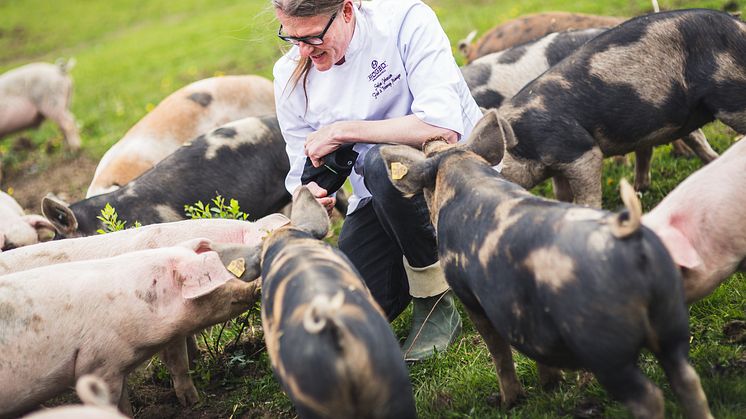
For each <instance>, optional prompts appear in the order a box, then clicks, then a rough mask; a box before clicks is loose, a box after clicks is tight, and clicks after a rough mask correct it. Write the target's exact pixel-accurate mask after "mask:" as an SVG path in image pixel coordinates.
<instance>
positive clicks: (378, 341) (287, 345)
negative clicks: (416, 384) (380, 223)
mask: <svg viewBox="0 0 746 419" xmlns="http://www.w3.org/2000/svg"><path fill="white" fill-rule="evenodd" d="M290 218H291V226H289V227H287V228H282V229H280V230H275V231H274V232H273V233H272V234H271V235H270V236H269V237H268V238H267V239H266V241H265V244H264V251H263V254H262V278H263V281H264V282H263V285H262V288H263V290H262V326H263V328H264V336H265V341H266V344H267V351H268V352H269V356H270V360H271V362H272V367H273V369H274V372H275V375H276V377H277V378H278V379H279V380H280V382H281V383H282V385H283V387H284V389H285V391H286V392H287V393H288V395H289V396H290V398H291V399H292V400H293V403H294V404H295V407H296V410H297V412H298V415H299V416H300V417H302V418H413V417H416V411H415V404H414V397H413V395H412V385H411V383H410V381H409V374H408V371H407V368H406V365H405V364H404V359H403V357H402V354H401V349H400V348H399V344H398V343H397V341H396V338H395V337H394V334H393V332H392V331H391V328H390V326H389V324H388V321H387V320H386V317H385V316H384V314H383V312H382V311H381V308H380V307H379V306H378V304H376V303H375V301H374V300H373V297H372V296H371V294H370V291H368V289H367V288H366V286H365V284H364V283H363V281H362V280H361V279H360V276H359V274H358V273H357V271H356V270H355V269H354V268H353V267H352V265H351V263H350V262H349V260H348V259H347V258H346V257H345V256H344V255H343V254H342V253H341V252H339V251H338V250H336V249H334V248H332V247H331V246H329V245H327V244H325V243H324V242H322V241H320V240H318V239H319V238H322V237H324V236H325V235H326V233H327V230H328V226H329V219H328V217H327V215H326V211H325V210H324V209H323V207H322V206H321V205H320V204H319V203H318V202H317V201H316V199H314V197H313V196H312V195H311V193H310V192H309V191H308V189H306V188H305V187H301V188H299V189H298V192H297V193H296V196H295V198H294V200H293V208H292V213H291V217H290Z"/></svg>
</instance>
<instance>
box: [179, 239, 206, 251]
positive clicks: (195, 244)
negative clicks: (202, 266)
mask: <svg viewBox="0 0 746 419" xmlns="http://www.w3.org/2000/svg"><path fill="white" fill-rule="evenodd" d="M176 246H179V247H186V248H187V249H189V250H194V253H197V254H201V253H205V252H209V251H211V250H212V247H213V243H212V240H210V239H205V238H196V239H191V240H187V241H183V242H181V243H177V244H176Z"/></svg>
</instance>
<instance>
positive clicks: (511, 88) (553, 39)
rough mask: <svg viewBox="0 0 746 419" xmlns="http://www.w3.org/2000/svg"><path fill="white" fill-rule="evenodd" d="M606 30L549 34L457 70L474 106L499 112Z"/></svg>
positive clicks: (488, 55) (596, 29)
mask: <svg viewBox="0 0 746 419" xmlns="http://www.w3.org/2000/svg"><path fill="white" fill-rule="evenodd" d="M606 30H607V28H591V29H582V30H572V31H565V32H554V33H550V34H549V35H546V36H543V37H541V38H539V39H537V40H535V41H531V42H527V43H525V44H522V45H518V46H514V47H512V48H508V49H506V50H503V51H500V52H494V53H491V54H487V55H485V56H483V57H479V58H477V59H476V60H474V61H473V62H471V63H469V65H465V66H463V67H461V74H463V76H464V80H465V81H466V84H467V85H468V86H469V91H470V92H471V95H472V96H473V97H474V100H475V101H476V102H477V105H479V106H481V107H482V108H487V109H490V108H499V107H500V105H502V104H503V102H504V101H505V100H506V99H509V98H511V97H513V96H514V95H515V94H516V93H518V92H519V91H520V90H521V89H522V88H523V86H525V85H526V84H528V83H529V82H530V81H531V80H533V79H535V78H536V77H538V76H540V75H541V73H543V72H545V71H546V70H547V69H548V68H549V67H552V66H553V65H555V64H557V63H558V62H560V61H562V60H563V59H564V58H565V57H567V56H568V55H570V54H572V53H573V52H575V50H577V49H578V48H579V47H580V46H581V45H583V44H585V43H586V42H588V41H590V40H591V39H593V38H595V37H596V36H597V35H599V34H601V33H603V32H606Z"/></svg>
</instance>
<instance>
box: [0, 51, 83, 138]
mask: <svg viewBox="0 0 746 419" xmlns="http://www.w3.org/2000/svg"><path fill="white" fill-rule="evenodd" d="M74 63H75V61H74V60H70V61H59V62H58V63H57V64H56V65H55V64H48V63H32V64H27V65H24V66H22V67H18V68H15V69H13V70H10V71H8V72H7V73H4V74H2V75H0V138H1V137H2V136H3V135H5V134H10V133H13V132H16V131H20V130H23V129H26V128H31V127H34V126H37V125H39V123H41V121H42V120H44V119H49V120H51V121H54V122H55V123H57V125H59V127H60V129H61V130H62V133H63V134H64V135H65V140H66V141H67V144H68V146H69V147H70V149H72V150H77V149H79V148H80V135H79V133H78V127H77V126H76V125H75V118H74V117H73V115H72V113H70V110H69V106H70V96H71V95H72V90H73V81H72V79H71V78H70V76H69V75H68V72H69V71H70V69H71V68H72V66H73V65H74Z"/></svg>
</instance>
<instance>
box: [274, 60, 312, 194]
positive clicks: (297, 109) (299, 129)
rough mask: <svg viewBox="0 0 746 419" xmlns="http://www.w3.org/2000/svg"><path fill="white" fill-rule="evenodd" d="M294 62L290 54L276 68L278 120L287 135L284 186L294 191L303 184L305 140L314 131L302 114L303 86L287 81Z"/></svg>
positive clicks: (275, 82) (303, 101) (284, 135)
mask: <svg viewBox="0 0 746 419" xmlns="http://www.w3.org/2000/svg"><path fill="white" fill-rule="evenodd" d="M292 65H294V63H291V62H290V60H288V59H287V57H283V58H281V59H280V61H278V62H277V64H276V65H275V68H274V71H273V73H274V89H275V109H276V111H277V122H278V123H279V125H280V131H282V136H283V138H284V139H285V152H286V153H287V155H288V159H289V163H290V171H289V172H288V174H287V176H286V177H285V188H286V189H287V190H288V192H290V193H291V194H292V193H293V191H294V190H295V189H296V188H297V187H298V186H300V184H301V180H300V178H301V174H302V173H303V166H304V164H305V161H306V155H305V154H303V144H304V143H305V141H306V136H308V134H310V133H311V132H313V131H314V130H313V128H312V127H311V126H310V125H309V124H308V122H306V120H305V119H304V118H303V113H304V109H305V98H304V96H303V87H302V86H301V85H298V86H296V87H295V89H293V86H292V85H290V84H289V83H288V80H289V76H288V75H287V74H285V73H287V71H283V70H286V69H287V68H288V67H289V66H292Z"/></svg>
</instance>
